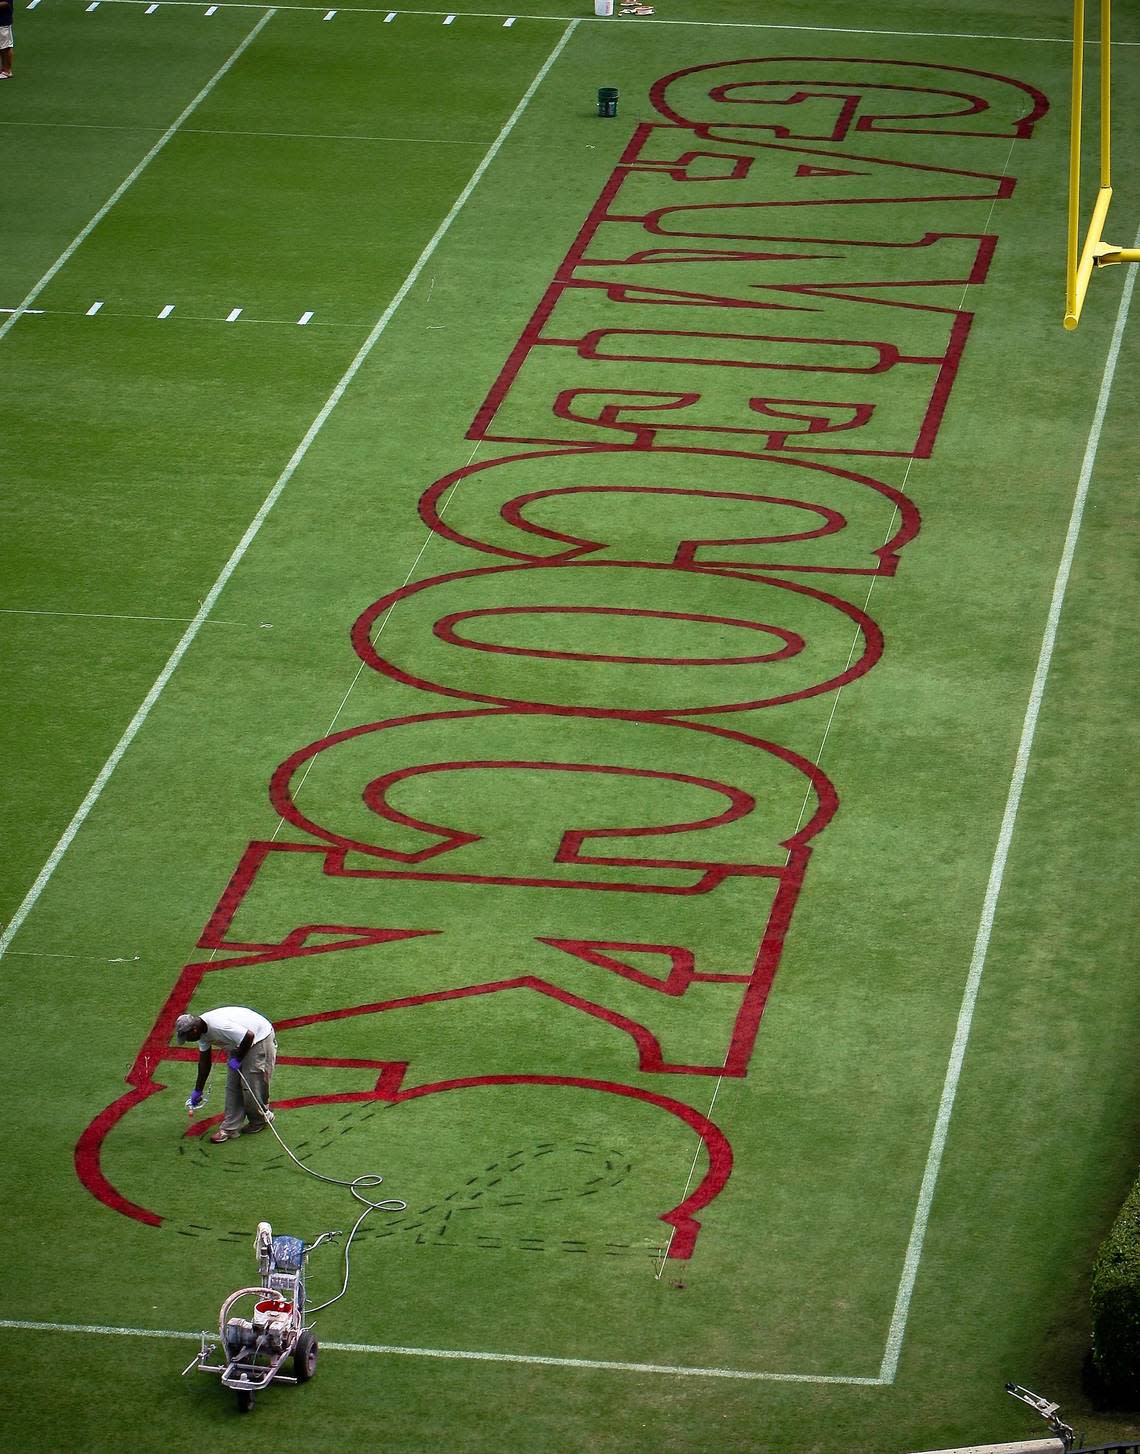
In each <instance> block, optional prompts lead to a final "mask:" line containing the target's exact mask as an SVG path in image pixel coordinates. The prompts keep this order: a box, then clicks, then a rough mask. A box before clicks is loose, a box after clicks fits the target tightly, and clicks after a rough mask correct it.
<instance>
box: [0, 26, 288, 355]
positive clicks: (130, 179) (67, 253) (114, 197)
mask: <svg viewBox="0 0 1140 1454" xmlns="http://www.w3.org/2000/svg"><path fill="white" fill-rule="evenodd" d="M275 13H276V12H275V11H274V10H273V9H272V8H270V9H269V10H266V12H265V14H264V15H263V16H262V17H261V19H260V20H259V21H258V22H257V24H256V25H255V26H254V27H253V29H252V30H251V31H250V32H249V34H248V35H247V36H246V37H245V39H244V40H243V41H242V42H241V44H240V45H239V46H238V47H237V48H236V50H234V51H232V52H231V54H230V56H229V58H228V59H227V60H226V61H224V62H223V63H222V64H221V65H220V66H219V67H218V69H217V70H216V71H215V72H214V74H213V75H212V76H211V77H210V79H209V80H208V81H207V82H206V84H205V85H204V86H203V87H202V89H201V90H200V91H199V92H198V94H197V96H195V97H194V99H193V101H191V102H190V104H189V106H187V107H186V108H185V110H184V111H183V112H182V114H181V115H180V116H179V117H178V119H177V120H176V121H173V122H171V124H170V125H169V126H168V127H167V128H166V130H165V131H164V132H163V133H162V135H161V136H160V137H159V139H158V140H157V141H156V142H155V144H154V145H153V146H152V147H151V149H150V151H148V152H147V154H146V156H144V157H143V159H142V161H141V162H139V164H138V166H137V167H135V169H134V170H133V171H132V172H131V173H130V174H129V175H128V176H127V177H125V178H124V180H123V181H121V182H120V183H119V185H118V186H117V187H116V188H115V190H114V191H113V192H112V193H111V195H110V196H109V197H108V198H107V200H106V202H104V203H103V205H102V207H100V208H99V210H98V212H96V214H95V216H94V217H92V219H91V221H90V222H88V223H87V225H86V227H84V228H83V229H82V230H81V231H80V232H79V233H78V234H77V235H76V236H75V237H74V238H73V239H72V240H71V242H69V243H68V245H67V246H66V247H65V248H64V250H63V251H62V252H61V253H60V255H59V257H57V258H56V260H55V262H53V263H52V265H51V267H50V268H48V270H47V272H46V273H44V275H43V277H42V278H41V279H40V280H39V282H38V283H36V284H35V285H34V287H33V288H32V290H31V292H30V293H29V294H28V296H27V297H26V298H25V299H24V301H23V302H22V303H21V304H20V306H19V307H18V308H16V309H15V310H14V311H13V312H12V313H11V315H10V316H9V317H8V318H7V319H6V320H5V321H4V322H3V323H0V339H2V338H3V337H4V335H5V334H6V333H8V332H9V331H10V330H11V328H12V326H13V325H14V324H15V322H16V320H17V319H18V318H19V317H20V315H21V314H22V313H25V312H26V311H27V310H28V308H29V307H30V306H31V305H32V304H33V303H34V302H35V301H36V299H37V298H38V297H39V296H40V294H41V293H42V292H43V290H44V289H45V288H46V287H47V285H48V284H49V283H50V282H51V280H52V278H54V277H55V275H56V273H58V272H59V270H60V268H62V267H64V266H65V265H66V264H67V263H68V261H69V260H70V259H71V258H72V257H73V256H74V255H75V252H76V251H77V249H78V248H80V247H81V246H82V245H83V243H84V242H85V241H86V240H87V238H88V237H90V235H91V234H92V233H93V232H94V231H95V229H96V228H97V227H98V226H99V224H100V222H102V221H103V218H104V217H106V215H107V213H108V212H110V210H111V208H112V207H114V205H115V203H116V202H118V201H119V199H120V198H121V197H122V196H123V194H124V193H125V192H126V191H127V190H128V189H129V188H130V187H132V186H133V185H134V184H135V182H137V181H138V179H139V177H141V176H142V174H143V172H145V171H146V169H147V167H149V166H150V164H151V162H152V161H154V159H155V157H156V156H157V155H158V154H159V152H160V151H161V150H162V149H163V147H164V146H165V145H166V144H167V142H168V141H170V139H171V137H173V136H174V135H175V134H176V133H177V132H178V130H179V128H180V127H181V125H182V123H183V122H184V121H185V120H186V118H187V117H188V116H191V115H192V114H193V113H194V111H195V110H196V109H197V108H198V107H199V106H200V105H201V104H202V102H203V101H204V100H205V99H206V97H207V96H208V95H209V94H210V92H211V91H212V90H213V89H214V87H215V86H216V85H217V84H218V82H219V81H220V80H221V79H222V77H223V76H225V75H226V73H227V72H228V71H229V70H230V69H231V68H232V67H233V66H234V65H235V64H236V63H237V61H238V60H239V59H240V57H241V55H242V54H243V52H244V51H245V50H246V48H247V47H248V46H250V45H252V43H253V42H254V41H255V40H256V39H257V36H258V35H259V34H260V33H261V31H262V30H264V28H265V27H266V25H268V24H269V22H270V20H271V19H272V18H273V16H274V14H275Z"/></svg>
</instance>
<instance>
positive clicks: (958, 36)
mask: <svg viewBox="0 0 1140 1454" xmlns="http://www.w3.org/2000/svg"><path fill="white" fill-rule="evenodd" d="M38 3H39V0H31V3H29V5H28V7H27V8H28V9H29V10H31V9H33V8H34V6H35V5H36V4H38ZM107 3H108V4H112V5H140V4H145V3H146V0H107ZM166 3H168V4H172V5H187V6H195V5H197V4H199V3H200V0H166ZM218 8H219V6H217V5H211V6H210V8H209V9H208V10H207V11H206V14H207V15H213V13H214V11H215V10H217V9H218ZM225 8H226V9H227V10H260V9H261V8H262V6H261V5H260V4H259V3H258V0H226V3H225ZM276 8H277V9H278V10H305V11H308V10H311V9H312V6H310V5H278V6H277V7H276ZM352 9H353V11H354V13H356V14H358V15H379V14H380V13H381V12H380V9H379V8H378V7H377V6H372V5H354V6H353V7H352ZM398 13H399V14H403V15H442V14H443V13H444V12H443V11H442V10H404V11H400V12H397V11H395V10H392V11H390V12H389V13H388V14H387V15H386V16H385V17H384V18H385V20H395V18H396V15H397V14H398ZM464 14H465V15H466V17H467V19H469V20H500V19H501V18H502V15H503V12H502V11H501V10H468V11H465V12H464ZM511 18H512V19H514V18H515V17H513V16H512V17H511ZM589 18H590V19H591V20H592V19H595V17H594V16H590V17H589ZM525 19H527V20H538V21H544V22H545V21H552V22H555V23H559V22H566V21H569V20H571V19H573V17H572V16H570V15H528V16H526V17H525ZM638 25H639V26H642V25H693V26H698V27H701V26H703V27H704V28H706V29H713V30H792V31H801V32H806V33H808V34H812V35H893V36H901V37H902V38H903V39H906V40H1001V41H1010V40H1014V41H1026V42H1027V43H1029V44H1031V45H1063V46H1071V45H1072V37H1071V36H1068V35H1011V34H1008V33H1007V32H1003V31H973V30H875V29H874V28H873V27H870V26H852V25H792V24H789V23H778V22H775V21H764V20H667V19H665V17H664V16H660V15H656V16H653V17H652V18H650V17H647V16H643V17H640V18H639V20H638ZM1085 44H1086V45H1088V46H1099V45H1100V41H1099V40H1091V39H1086V41H1085ZM1112 44H1113V45H1114V46H1115V47H1117V48H1122V47H1129V48H1132V49H1134V48H1135V47H1137V46H1140V40H1114V41H1113V42H1112Z"/></svg>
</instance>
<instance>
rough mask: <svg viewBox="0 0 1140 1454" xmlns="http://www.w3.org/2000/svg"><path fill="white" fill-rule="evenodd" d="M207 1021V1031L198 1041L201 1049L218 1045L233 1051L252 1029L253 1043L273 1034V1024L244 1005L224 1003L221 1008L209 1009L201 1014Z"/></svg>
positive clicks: (201, 1017)
mask: <svg viewBox="0 0 1140 1454" xmlns="http://www.w3.org/2000/svg"><path fill="white" fill-rule="evenodd" d="M199 1018H200V1019H202V1020H204V1021H205V1022H206V1033H205V1034H204V1035H203V1036H202V1038H201V1040H199V1041H198V1049H199V1050H209V1049H210V1047H211V1046H216V1047H217V1048H218V1049H219V1050H226V1051H233V1050H236V1049H237V1048H238V1046H239V1045H240V1044H241V1042H242V1041H243V1040H244V1039H245V1037H246V1035H248V1034H249V1033H250V1032H251V1031H252V1032H253V1043H254V1044H255V1045H256V1044H257V1042H258V1041H259V1040H264V1039H265V1037H266V1036H267V1035H272V1034H273V1026H272V1025H271V1024H270V1023H269V1021H268V1020H267V1019H266V1018H265V1016H264V1015H259V1014H258V1013H257V1011H256V1010H247V1009H246V1008H245V1006H244V1005H223V1006H222V1008H221V1009H220V1010H207V1011H206V1013H205V1014H204V1015H201V1016H199Z"/></svg>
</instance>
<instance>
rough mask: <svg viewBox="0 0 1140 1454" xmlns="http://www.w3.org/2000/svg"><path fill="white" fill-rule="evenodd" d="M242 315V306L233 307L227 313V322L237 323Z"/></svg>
mask: <svg viewBox="0 0 1140 1454" xmlns="http://www.w3.org/2000/svg"><path fill="white" fill-rule="evenodd" d="M240 317H241V309H240V308H231V309H230V311H229V312H228V313H227V314H226V322H227V323H236V322H237V321H238V319H239V318H240Z"/></svg>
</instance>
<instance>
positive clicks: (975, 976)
mask: <svg viewBox="0 0 1140 1454" xmlns="http://www.w3.org/2000/svg"><path fill="white" fill-rule="evenodd" d="M1132 245H1133V247H1140V234H1138V235H1137V239H1136V241H1135V242H1134V243H1133V244H1132ZM1135 283H1136V264H1134V263H1133V264H1130V265H1129V267H1128V277H1127V278H1126V279H1125V282H1124V289H1123V292H1122V293H1121V297H1120V306H1119V308H1118V309H1117V312H1116V326H1115V327H1114V328H1113V331H1112V341H1111V343H1110V344H1109V349H1108V358H1107V360H1106V361H1105V365H1104V374H1103V375H1102V377H1101V383H1100V394H1099V395H1098V397H1097V401H1096V409H1095V410H1094V412H1093V419H1092V425H1091V427H1090V429H1089V434H1088V441H1087V443H1086V444H1085V454H1084V459H1083V460H1082V462H1081V471H1080V477H1079V479H1078V481H1077V490H1076V496H1075V498H1074V500H1073V509H1072V514H1071V515H1070V517H1069V528H1068V531H1067V532H1066V534H1065V544H1064V547H1063V548H1062V551H1061V563H1060V565H1059V566H1058V567H1057V576H1056V579H1055V581H1054V583H1053V596H1052V600H1051V601H1050V603H1049V614H1048V616H1047V618H1046V622H1045V633H1044V636H1043V637H1042V641H1041V651H1040V653H1039V655H1038V658H1037V669H1036V671H1035V672H1034V674H1033V685H1032V686H1031V687H1030V691H1029V703H1028V705H1027V706H1026V709H1025V719H1024V722H1023V724H1022V728H1021V740H1020V742H1019V743H1018V746H1017V756H1016V758H1015V759H1014V765H1013V776H1012V777H1011V779H1010V784H1009V792H1008V794H1007V796H1006V802H1005V812H1004V813H1003V814H1002V820H1001V827H1000V829H999V830H998V837H997V846H996V847H995V849H994V855H993V862H992V864H991V866H990V876H989V882H988V883H987V884H986V892H985V897H984V899H983V900H982V915H981V921H980V922H979V924H978V933H977V937H976V939H975V941H974V953H973V957H972V959H971V960H970V973H969V976H968V977H967V980H966V988H965V992H964V993H963V995H962V1004H961V1007H960V1009H959V1011H958V1025H957V1030H956V1032H955V1035H954V1044H953V1047H952V1049H951V1052H950V1062H949V1064H948V1065H947V1067H946V1079H945V1081H944V1083H943V1087H942V1099H941V1100H940V1102H939V1105H938V1115H937V1117H936V1119H935V1123H934V1135H933V1137H932V1139H931V1142H930V1151H929V1153H928V1155H927V1158H926V1169H925V1171H924V1173H923V1177H922V1188H921V1190H920V1192H919V1197H918V1207H917V1208H916V1210H915V1214H914V1224H913V1226H912V1228H911V1234H910V1241H909V1243H908V1244H907V1249H906V1258H905V1260H904V1263H903V1273H902V1278H901V1279H900V1281H899V1288H898V1294H897V1296H896V1298H895V1307H894V1313H893V1316H892V1318H891V1325H890V1330H889V1332H888V1334H887V1346H886V1349H885V1351H884V1353H883V1362H882V1367H881V1369H880V1377H881V1379H882V1381H883V1382H884V1383H893V1382H894V1378H895V1373H896V1372H897V1370H898V1364H899V1355H900V1353H901V1351H902V1342H903V1335H904V1334H905V1332H906V1322H907V1315H908V1312H909V1310H910V1300H911V1295H912V1293H913V1292H914V1284H915V1279H916V1278H917V1276H918V1265H919V1262H920V1260H921V1258H922V1247H923V1242H924V1240H925V1237H926V1228H927V1224H928V1222H929V1220H930V1208H931V1203H932V1202H933V1200H934V1192H935V1188H936V1186H937V1183H938V1173H939V1169H940V1168H941V1165H942V1155H943V1152H944V1151H945V1149H946V1138H947V1134H948V1132H949V1129H950V1116H951V1114H952V1112H953V1110H954V1100H955V1097H956V1095H957V1093H958V1082H959V1080H960V1078H961V1074H962V1063H963V1060H964V1059H965V1055H966V1046H967V1043H968V1042H969V1038H970V1027H971V1025H972V1023H973V1018H974V1008H975V1006H976V1004H977V1000H978V991H979V988H980V986H981V980H982V971H983V969H984V968H985V964H986V954H987V952H988V950H989V943H990V935H991V934H992V932H993V926H994V915H995V914H996V912H997V905H998V898H999V896H1000V894H1001V886H1002V880H1003V878H1004V877H1005V869H1006V863H1007V861H1008V859H1009V848H1010V843H1011V841H1012V839H1013V830H1014V825H1015V824H1016V822H1017V812H1018V808H1019V807H1020V805H1021V793H1022V789H1023V788H1024V786H1025V776H1026V773H1027V772H1028V770H1029V757H1030V754H1031V752H1032V751H1033V739H1034V736H1035V734H1036V732H1037V719H1038V716H1039V715H1040V712H1041V702H1042V699H1043V698H1044V695H1045V683H1046V680H1047V678H1048V676H1049V668H1050V666H1051V665H1052V661H1053V650H1054V647H1055V645H1056V641H1057V627H1058V624H1059V622H1060V619H1061V609H1062V607H1063V606H1064V603H1065V592H1066V590H1067V589H1068V585H1069V575H1070V573H1071V571H1072V566H1073V556H1074V554H1075V552H1076V548H1077V539H1078V537H1079V536H1080V533H1081V523H1082V521H1083V519H1084V513H1085V502H1086V501H1087V499H1088V493H1089V486H1090V483H1091V481H1092V473H1093V467H1094V465H1095V464H1096V456H1097V449H1098V447H1099V445H1100V435H1101V430H1102V428H1103V427H1104V417H1105V413H1106V411H1107V409H1108V400H1109V395H1110V394H1111V392H1112V384H1113V379H1114V378H1115V376H1116V365H1117V361H1118V359H1119V357H1120V343H1121V339H1122V338H1123V336H1124V325H1125V323H1126V322H1127V321H1128V311H1129V309H1130V308H1131V306H1132V291H1133V288H1134V286H1135Z"/></svg>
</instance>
